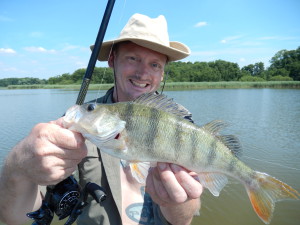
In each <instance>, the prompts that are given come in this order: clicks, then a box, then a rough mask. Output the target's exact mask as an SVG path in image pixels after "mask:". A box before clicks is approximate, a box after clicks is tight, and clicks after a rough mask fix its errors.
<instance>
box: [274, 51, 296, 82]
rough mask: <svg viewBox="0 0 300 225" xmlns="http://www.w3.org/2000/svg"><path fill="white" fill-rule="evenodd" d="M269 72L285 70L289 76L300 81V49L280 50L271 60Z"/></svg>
mask: <svg viewBox="0 0 300 225" xmlns="http://www.w3.org/2000/svg"><path fill="white" fill-rule="evenodd" d="M270 63H271V65H270V67H269V70H272V71H274V70H276V69H278V70H279V69H285V70H286V71H288V73H289V74H288V76H290V77H291V78H293V79H294V80H300V47H298V48H297V49H296V50H290V51H288V50H285V49H284V50H280V51H279V52H277V53H276V54H275V55H274V56H273V57H272V59H271V60H270Z"/></svg>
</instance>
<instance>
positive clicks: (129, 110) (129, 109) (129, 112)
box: [125, 103, 133, 131]
mask: <svg viewBox="0 0 300 225" xmlns="http://www.w3.org/2000/svg"><path fill="white" fill-rule="evenodd" d="M132 118H133V104H132V103H127V104H126V108H125V121H126V129H127V130H128V131H131V130H133V129H132V128H133V120H132Z"/></svg>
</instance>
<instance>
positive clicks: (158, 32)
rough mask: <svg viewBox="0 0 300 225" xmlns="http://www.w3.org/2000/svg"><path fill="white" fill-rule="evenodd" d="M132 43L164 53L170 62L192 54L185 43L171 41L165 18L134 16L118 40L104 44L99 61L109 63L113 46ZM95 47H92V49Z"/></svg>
mask: <svg viewBox="0 0 300 225" xmlns="http://www.w3.org/2000/svg"><path fill="white" fill-rule="evenodd" d="M122 41H131V42H133V43H135V44H137V45H140V46H143V47H145V48H149V49H151V50H153V51H156V52H159V53H162V54H164V55H166V56H167V57H168V60H169V61H176V60H179V59H183V58H185V57H187V56H189V54H190V49H189V48H188V47H187V46H186V45H185V44H183V43H180V42H176V41H169V35H168V28H167V21H166V19H165V17H164V16H162V15H160V16H158V17H157V18H153V19H152V18H150V17H148V16H145V15H141V14H134V15H133V16H132V17H131V18H130V19H129V20H128V22H127V24H126V25H125V27H124V28H123V30H122V31H121V33H120V35H119V37H118V38H116V39H115V40H110V41H105V42H103V43H102V47H101V49H100V53H99V55H98V60H100V61H107V60H108V57H109V53H110V50H111V47H112V45H113V44H116V43H119V42H122ZM93 48H94V45H92V46H91V49H93Z"/></svg>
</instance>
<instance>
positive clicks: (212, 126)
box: [203, 120, 228, 136]
mask: <svg viewBox="0 0 300 225" xmlns="http://www.w3.org/2000/svg"><path fill="white" fill-rule="evenodd" d="M227 126H228V124H227V123H225V122H224V121H222V120H213V121H211V122H209V123H207V124H205V125H204V126H203V129H204V130H206V131H208V132H209V133H211V134H213V135H215V136H217V135H218V134H219V132H220V130H222V129H224V128H225V127H227Z"/></svg>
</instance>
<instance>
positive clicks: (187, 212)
mask: <svg viewBox="0 0 300 225" xmlns="http://www.w3.org/2000/svg"><path fill="white" fill-rule="evenodd" d="M146 191H147V192H148V193H149V194H150V195H151V198H152V200H153V201H154V202H156V203H157V204H158V205H160V206H161V210H162V213H163V214H164V216H165V218H166V219H167V220H168V221H169V222H171V223H172V224H189V223H190V222H191V220H192V218H193V215H194V213H195V212H196V211H197V210H199V209H200V196H201V194H202V191H203V188H202V185H201V184H200V183H199V181H198V180H197V174H196V173H194V172H190V171H187V170H186V169H184V168H183V167H180V166H178V165H175V164H168V163H158V164H157V167H156V168H152V169H151V170H150V172H149V175H148V177H147V181H146Z"/></svg>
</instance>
